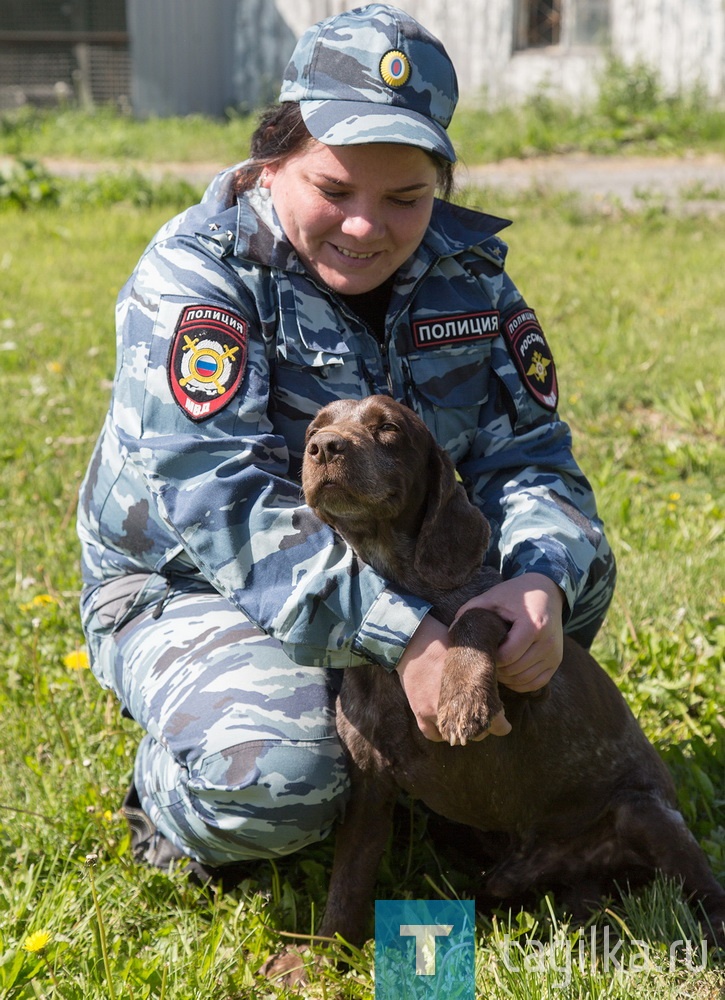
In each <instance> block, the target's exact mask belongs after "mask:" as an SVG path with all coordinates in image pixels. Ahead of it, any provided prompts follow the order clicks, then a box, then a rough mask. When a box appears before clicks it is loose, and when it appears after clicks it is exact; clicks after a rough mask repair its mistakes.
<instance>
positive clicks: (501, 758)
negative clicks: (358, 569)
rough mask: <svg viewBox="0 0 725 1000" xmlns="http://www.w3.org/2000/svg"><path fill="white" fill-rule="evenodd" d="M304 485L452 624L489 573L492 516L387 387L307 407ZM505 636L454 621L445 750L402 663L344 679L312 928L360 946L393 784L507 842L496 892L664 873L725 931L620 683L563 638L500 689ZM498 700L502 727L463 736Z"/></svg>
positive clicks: (574, 900) (285, 964)
mask: <svg viewBox="0 0 725 1000" xmlns="http://www.w3.org/2000/svg"><path fill="white" fill-rule="evenodd" d="M302 483H303V488H304V493H305V499H306V501H307V503H308V504H309V506H310V507H311V508H312V509H313V511H315V513H316V514H317V515H318V517H319V518H320V519H321V520H322V521H325V522H326V523H327V524H330V525H331V526H332V527H333V528H334V529H335V530H336V531H337V532H338V533H339V534H340V535H341V536H342V537H343V538H344V539H345V540H346V541H347V542H348V544H349V545H350V546H351V547H352V548H353V549H354V550H355V551H356V552H357V554H358V555H359V556H360V558H361V559H363V560H364V561H365V562H367V563H368V564H370V565H371V566H373V567H374V568H375V569H376V570H377V571H378V572H379V573H380V574H381V575H382V576H384V577H385V578H386V579H388V580H389V581H391V582H392V583H393V584H394V585H396V586H397V587H399V588H400V589H401V590H403V591H407V592H409V593H414V594H417V595H419V596H421V597H423V598H425V599H426V600H429V601H430V602H431V604H432V605H433V611H434V614H435V615H436V617H438V618H439V619H441V620H442V621H443V622H444V623H446V624H449V623H450V622H451V621H452V620H453V618H454V615H455V613H456V612H457V610H458V608H459V607H460V606H461V605H462V604H463V603H464V602H465V601H467V600H468V599H469V598H471V597H472V596H474V595H475V594H480V593H482V592H483V591H484V590H486V589H487V588H488V587H490V586H491V585H492V584H493V583H495V582H496V580H498V579H499V577H498V574H497V573H495V571H492V570H489V569H482V568H481V563H482V559H483V555H484V552H485V549H486V545H487V542H488V535H489V529H488V525H487V523H486V521H485V519H484V517H483V516H482V514H481V513H480V512H479V511H478V510H477V508H475V507H474V506H473V505H472V504H471V503H470V502H469V500H468V497H467V496H466V493H465V490H464V489H463V487H462V486H461V485H460V484H458V483H457V481H456V478H455V472H454V469H453V465H452V463H451V461H450V459H449V458H448V456H447V455H446V454H445V452H443V451H442V449H440V448H439V447H438V445H437V444H436V443H435V441H434V439H433V438H432V436H431V435H430V433H429V432H428V430H427V428H426V427H425V425H424V424H423V423H422V421H421V420H419V419H418V418H417V417H416V416H415V415H414V414H413V413H412V412H411V411H410V410H409V409H407V408H406V407H403V406H401V405H400V404H398V403H396V402H394V401H393V400H392V399H389V398H388V397H386V396H373V397H370V398H368V399H365V400H363V401H362V402H351V401H345V400H342V401H339V402H335V403H332V404H331V405H329V406H326V407H325V408H324V409H322V410H321V411H320V412H319V413H318V415H317V416H316V418H315V419H314V420H313V421H312V423H311V424H310V427H309V430H308V435H307V445H306V452H305V457H304V466H303V475H302ZM505 631H506V626H505V624H504V623H503V621H502V620H501V619H500V618H499V617H498V616H497V615H495V614H494V613H492V612H488V611H484V610H481V609H476V610H473V611H469V612H467V613H466V614H464V615H463V616H461V618H460V619H459V621H458V622H457V623H456V624H455V626H454V627H453V629H452V630H451V650H450V652H449V654H448V658H447V660H446V663H445V667H444V676H443V681H442V689H441V697H440V704H439V714H438V727H439V730H440V732H441V734H442V735H443V736H444V738H445V739H446V740H448V743H433V742H430V741H429V740H427V739H425V737H424V736H423V735H422V734H421V732H420V730H419V729H418V726H417V724H416V721H415V718H414V716H413V713H412V711H411V710H410V708H409V706H408V702H407V699H406V697H405V694H404V693H403V690H402V687H401V685H400V682H399V680H398V677H397V675H396V674H389V673H388V672H387V671H385V670H384V669H383V668H382V667H379V666H376V665H372V664H371V665H370V666H364V667H354V668H350V669H348V670H347V671H346V672H345V675H344V682H343V686H342V691H341V693H340V697H339V702H338V713H337V725H338V731H339V733H340V737H341V739H342V741H343V743H344V744H345V746H346V748H347V751H348V753H349V759H350V771H351V777H352V795H351V800H350V803H349V805H348V808H347V813H346V816H345V820H344V822H343V823H342V825H341V826H340V828H339V830H338V832H337V840H336V846H335V859H334V864H333V871H332V877H331V882H330V889H329V896H328V901H327V908H326V911H325V916H324V919H323V922H322V926H321V928H320V935H321V936H327V937H332V936H334V935H336V934H339V935H341V936H342V937H343V938H344V939H345V940H346V941H348V942H350V943H351V944H360V943H361V942H362V941H363V940H364V939H365V936H366V929H367V924H368V919H369V915H370V908H371V903H372V899H373V894H374V887H375V880H376V874H377V869H378V864H379V861H380V857H381V855H382V852H383V850H384V847H385V844H386V840H387V838H388V835H389V833H390V828H391V820H392V812H393V807H394V803H395V800H396V798H397V795H398V791H399V789H400V788H402V789H404V790H405V791H406V792H408V793H409V794H410V795H412V796H413V797H415V798H419V799H422V800H423V802H425V803H426V804H427V805H428V806H429V807H430V809H431V810H433V812H435V813H438V814H440V815H441V816H443V817H446V818H447V819H448V820H453V821H455V822H456V823H461V824H465V825H466V826H468V827H473V828H475V829H476V830H478V831H484V832H486V833H491V834H495V835H496V839H497V843H498V844H499V845H500V844H501V842H503V843H504V844H505V845H506V846H505V849H504V850H503V851H501V850H500V849H499V856H498V863H497V864H495V866H494V867H493V869H492V870H490V871H489V872H488V874H487V875H486V877H485V880H484V884H483V888H484V890H485V895H487V896H488V897H489V898H490V899H492V900H505V899H506V898H510V897H516V896H519V895H520V894H522V893H523V892H524V891H526V890H528V889H531V888H536V887H540V888H547V887H551V886H552V885H557V886H560V887H562V886H563V887H564V888H565V890H566V893H565V896H564V898H565V900H566V902H567V904H568V906H569V908H570V909H572V911H573V912H583V911H585V910H586V909H587V908H588V907H589V906H590V905H591V904H592V903H593V902H594V901H595V900H596V899H597V898H600V897H601V894H602V890H603V888H604V887H605V886H608V885H610V884H611V882H612V880H617V881H618V883H619V884H626V883H627V881H628V880H630V879H631V880H632V881H635V882H640V881H641V880H642V877H643V876H645V877H646V878H651V877H653V876H654V874H655V872H656V871H660V872H662V873H663V874H664V875H666V876H669V877H673V878H677V879H680V880H681V881H682V884H683V888H684V891H685V893H687V894H688V895H691V896H692V897H694V898H695V899H697V900H698V901H699V902H701V904H702V906H703V908H704V910H705V913H706V914H707V917H708V919H709V922H710V924H711V925H712V929H713V930H714V932H715V939H716V940H719V941H722V940H724V939H725V891H724V890H723V889H722V888H721V887H720V886H719V885H718V883H717V882H716V880H715V878H714V876H713V875H712V873H711V871H710V870H709V868H708V865H707V862H706V860H705V856H704V855H703V853H702V851H701V850H700V847H699V846H698V844H697V842H696V841H695V839H694V837H693V836H692V834H691V833H690V832H689V830H688V829H687V828H686V826H685V823H684V820H683V818H682V816H681V814H680V813H679V812H678V811H677V805H676V795H675V789H674V785H673V782H672V779H671V777H670V775H669V772H668V771H667V769H666V768H665V766H664V764H663V762H662V761H661V759H660V757H659V756H658V754H657V752H656V751H655V749H654V748H653V747H652V746H651V744H650V743H649V742H648V741H647V739H646V738H645V736H644V734H643V732H642V730H641V729H640V727H639V725H638V724H637V722H636V720H635V718H634V716H633V715H632V713H631V711H630V710H629V708H628V706H627V704H626V702H625V700H624V698H623V697H622V695H621V694H620V692H619V690H618V689H617V687H616V686H615V684H614V683H613V682H612V680H611V679H610V678H609V676H608V675H607V674H606V673H605V671H604V670H603V669H602V668H601V667H600V666H599V665H598V664H597V663H596V661H595V660H594V659H593V658H592V657H591V656H590V655H589V653H587V652H586V651H585V650H584V649H582V648H581V647H580V646H578V645H577V644H576V643H575V642H574V641H573V640H571V639H568V638H567V639H565V645H564V658H563V661H562V663H561V666H560V667H559V669H558V670H557V672H556V673H555V674H554V676H553V678H552V680H551V682H550V683H549V685H548V686H547V688H546V689H545V695H544V696H543V697H542V696H538V697H531V696H526V695H519V694H516V693H514V692H512V691H510V690H508V689H506V688H503V687H502V688H501V690H500V691H499V689H498V685H497V683H496V676H495V654H496V648H497V646H498V644H499V642H500V640H501V638H502V637H503V635H504V634H505ZM547 695H548V696H547ZM502 705H503V707H504V708H505V712H506V717H507V719H508V720H509V722H510V723H511V724H512V727H513V728H512V731H511V733H510V734H509V735H508V736H504V737H493V736H491V737H488V738H487V739H485V740H482V741H481V742H468V741H470V740H471V739H472V738H473V737H475V736H477V735H480V734H481V733H482V732H483V731H484V730H485V729H486V727H487V726H488V725H489V723H490V721H491V719H492V718H493V717H494V715H496V713H498V712H499V711H500V709H501V707H502ZM463 743H467V745H466V746H465V747H460V746H455V745H453V744H463ZM501 835H503V837H502V836H501ZM294 961H295V960H294V959H293V960H292V961H290V956H289V955H287V956H284V957H278V958H277V959H276V960H274V961H273V962H272V963H270V965H269V967H268V968H267V970H266V971H267V972H268V973H274V974H280V973H283V972H284V971H285V968H287V969H289V968H291V966H292V964H293V962H294ZM296 961H297V963H298V964H299V959H298V958H297V959H296Z"/></svg>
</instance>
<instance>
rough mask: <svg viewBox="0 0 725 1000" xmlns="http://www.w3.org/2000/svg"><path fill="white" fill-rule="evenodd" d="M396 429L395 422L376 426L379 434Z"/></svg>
mask: <svg viewBox="0 0 725 1000" xmlns="http://www.w3.org/2000/svg"><path fill="white" fill-rule="evenodd" d="M397 429H398V425H397V424H391V423H386V424H380V426H379V427H378V433H379V434H387V433H391V432H393V433H394V432H395V431H397Z"/></svg>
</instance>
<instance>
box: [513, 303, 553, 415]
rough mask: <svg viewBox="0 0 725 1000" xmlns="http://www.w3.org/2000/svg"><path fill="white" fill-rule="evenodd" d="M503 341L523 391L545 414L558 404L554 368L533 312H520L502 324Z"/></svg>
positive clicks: (523, 310)
mask: <svg viewBox="0 0 725 1000" xmlns="http://www.w3.org/2000/svg"><path fill="white" fill-rule="evenodd" d="M504 337H505V340H506V342H507V343H508V345H509V350H510V352H511V356H512V357H513V359H514V363H515V364H516V367H517V368H518V370H519V374H520V375H521V378H522V380H523V383H524V385H525V386H526V388H527V390H528V391H529V392H530V393H531V395H532V396H533V397H534V399H535V400H536V401H537V403H540V404H541V406H543V407H544V409H546V410H555V409H556V407H557V405H558V402H559V389H558V385H557V380H556V366H555V364H554V358H553V357H552V354H551V350H550V348H549V345H548V344H547V342H546V337H545V336H544V331H543V330H542V329H541V327H540V326H539V321H538V320H537V318H536V313H535V312H534V311H533V309H522V310H521V311H520V312H517V313H515V314H514V315H513V316H509V317H508V318H507V319H506V320H505V322H504Z"/></svg>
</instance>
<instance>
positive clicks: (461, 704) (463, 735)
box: [438, 697, 501, 747]
mask: <svg viewBox="0 0 725 1000" xmlns="http://www.w3.org/2000/svg"><path fill="white" fill-rule="evenodd" d="M499 711H500V708H499V709H496V711H495V712H492V711H491V709H490V708H489V706H488V705H486V704H485V703H476V702H472V701H471V700H470V699H468V698H465V697H464V698H460V697H453V698H451V699H449V700H446V701H444V702H443V703H439V706H438V732H439V733H440V734H441V736H442V737H443V739H444V740H445V741H446V743H450V745H451V746H452V747H455V746H462V747H463V746H465V745H466V743H468V742H469V741H470V740H475V739H480V738H481V737H483V736H485V735H486V734H487V733H488V732H489V730H491V727H492V724H493V722H494V719H496V717H497V716H498V714H499ZM500 735H501V734H500Z"/></svg>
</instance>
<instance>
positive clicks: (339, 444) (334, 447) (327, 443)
mask: <svg viewBox="0 0 725 1000" xmlns="http://www.w3.org/2000/svg"><path fill="white" fill-rule="evenodd" d="M345 448H347V441H346V440H345V438H344V437H343V436H342V435H341V434H336V433H335V432H334V431H318V433H317V434H315V436H314V437H313V438H312V440H311V441H310V442H309V444H308V445H307V454H308V455H309V456H310V458H311V459H313V460H314V461H315V462H317V463H318V464H319V465H327V464H328V463H329V462H334V460H335V459H336V458H337V457H338V456H339V455H341V454H342V452H343V451H344V450H345Z"/></svg>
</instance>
